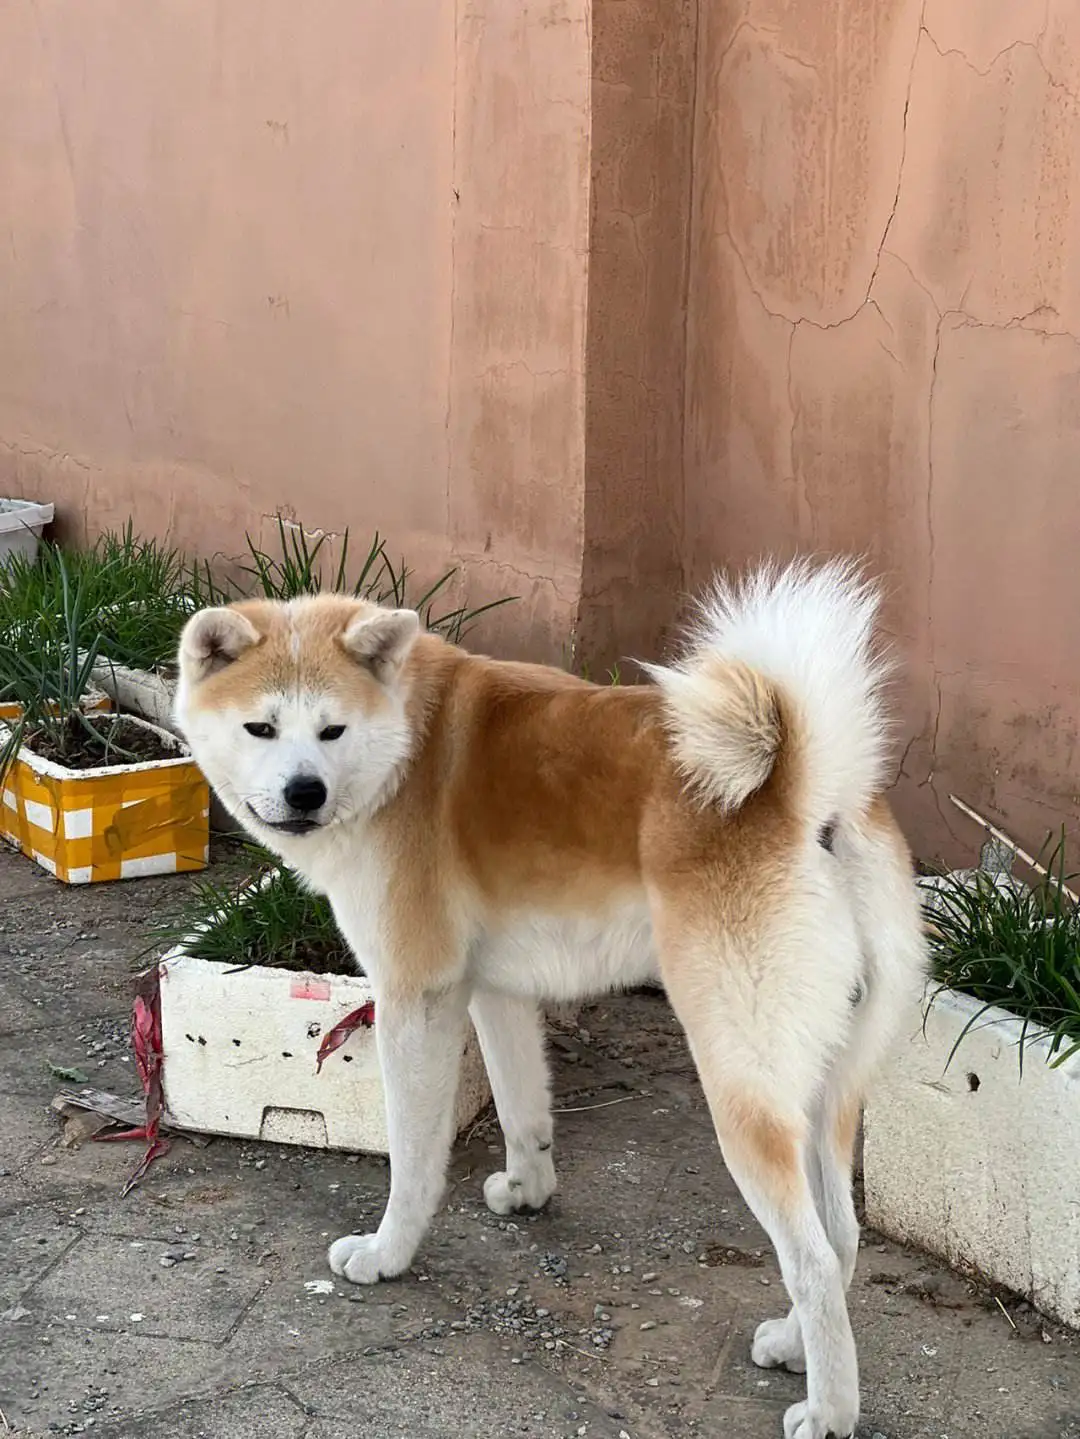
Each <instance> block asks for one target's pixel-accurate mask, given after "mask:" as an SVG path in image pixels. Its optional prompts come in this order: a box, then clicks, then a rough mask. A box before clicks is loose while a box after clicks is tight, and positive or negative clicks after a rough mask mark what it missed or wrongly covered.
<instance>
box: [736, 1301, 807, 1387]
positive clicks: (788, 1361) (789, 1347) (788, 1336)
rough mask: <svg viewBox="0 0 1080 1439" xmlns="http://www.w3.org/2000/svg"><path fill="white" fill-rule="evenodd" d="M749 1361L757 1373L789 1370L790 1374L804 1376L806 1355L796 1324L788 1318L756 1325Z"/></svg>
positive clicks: (768, 1320)
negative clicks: (762, 1370)
mask: <svg viewBox="0 0 1080 1439" xmlns="http://www.w3.org/2000/svg"><path fill="white" fill-rule="evenodd" d="M750 1358H751V1359H752V1360H753V1361H754V1363H755V1364H756V1365H757V1366H758V1368H759V1369H790V1371H791V1372H792V1374H805V1373H806V1354H805V1351H804V1349H803V1339H802V1330H801V1329H800V1328H799V1322H798V1320H797V1319H793V1318H792V1317H791V1316H790V1315H787V1316H785V1318H783V1319H766V1320H765V1322H764V1324H759V1325H758V1327H757V1329H756V1331H755V1333H754V1342H753V1344H752V1345H751V1346H750Z"/></svg>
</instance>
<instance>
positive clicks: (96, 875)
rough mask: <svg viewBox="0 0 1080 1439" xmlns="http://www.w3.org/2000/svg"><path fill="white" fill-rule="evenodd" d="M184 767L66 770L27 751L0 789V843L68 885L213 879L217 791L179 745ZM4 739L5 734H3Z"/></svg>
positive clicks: (171, 762) (178, 763)
mask: <svg viewBox="0 0 1080 1439" xmlns="http://www.w3.org/2000/svg"><path fill="white" fill-rule="evenodd" d="M128 722H129V723H131V724H137V725H139V727H140V728H142V729H148V730H151V731H152V732H153V733H154V734H156V735H158V737H159V738H160V739H161V740H162V741H163V743H164V744H166V745H168V746H170V747H173V748H175V749H176V751H177V754H176V758H175V759H165V760H152V761H146V762H142V763H139V764H125V765H114V766H112V767H110V768H108V769H105V768H101V769H85V770H74V769H65V768H64V766H63V765H59V764H56V763H54V762H53V761H52V760H47V759H42V758H41V757H40V756H39V755H35V754H34V753H33V752H32V751H31V750H30V749H28V748H27V747H26V746H25V745H24V746H23V747H22V749H20V751H19V754H18V756H17V758H16V759H15V760H14V761H13V762H12V764H11V766H10V767H9V769H8V771H7V774H6V775H5V776H4V778H3V781H2V782H0V835H3V837H4V838H5V839H9V840H10V841H11V842H12V843H13V844H15V845H17V846H18V847H19V848H20V849H21V850H22V852H23V854H25V855H28V856H29V857H30V858H31V859H34V860H36V861H37V863H38V864H40V865H41V867H42V868H43V869H46V870H48V872H49V873H50V874H53V875H55V876H56V878H57V879H61V880H63V881H64V883H65V884H94V883H97V882H98V881H99V880H108V879H136V878H138V877H139V876H140V875H148V874H178V873H180V872H182V871H186V870H198V869H205V868H206V865H207V864H208V862H209V859H210V791H209V787H208V786H207V783H206V780H205V779H204V778H203V776H202V772H201V770H200V769H199V767H198V765H196V763H195V761H194V760H193V759H192V758H191V757H190V756H189V755H188V753H187V751H186V750H185V749H184V747H183V746H182V745H181V744H180V743H179V742H178V741H177V739H176V738H175V736H173V735H170V734H167V733H166V732H165V731H164V730H160V729H158V728H157V726H156V725H150V724H146V722H145V721H143V720H129V721H128ZM0 738H2V727H0Z"/></svg>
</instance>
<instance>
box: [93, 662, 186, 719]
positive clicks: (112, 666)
mask: <svg viewBox="0 0 1080 1439" xmlns="http://www.w3.org/2000/svg"><path fill="white" fill-rule="evenodd" d="M93 677H94V683H95V684H96V685H98V687H99V688H100V689H103V690H104V691H105V693H106V694H107V695H109V697H110V698H111V699H112V701H113V703H114V704H115V705H116V707H117V709H119V710H123V711H124V712H126V713H127V714H134V715H138V716H139V717H140V719H144V720H149V721H150V723H151V724H156V725H158V726H159V727H160V728H161V729H167V730H169V731H171V732H172V733H173V734H176V733H177V730H176V722H175V721H174V719H173V713H172V711H173V701H174V699H175V698H176V680H175V679H172V678H168V677H166V676H165V675H160V674H158V673H156V671H154V670H133V669H129V668H128V666H127V665H121V664H116V663H114V662H113V661H112V660H109V659H104V658H103V659H99V660H98V661H97V663H96V664H95V665H94V669H93Z"/></svg>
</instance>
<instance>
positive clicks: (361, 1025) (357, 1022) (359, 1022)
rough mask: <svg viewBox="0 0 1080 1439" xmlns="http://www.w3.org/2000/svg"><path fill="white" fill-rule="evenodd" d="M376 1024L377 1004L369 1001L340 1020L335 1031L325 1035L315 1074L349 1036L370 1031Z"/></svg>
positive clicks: (332, 1030) (316, 1058)
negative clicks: (361, 1031) (357, 1032)
mask: <svg viewBox="0 0 1080 1439" xmlns="http://www.w3.org/2000/svg"><path fill="white" fill-rule="evenodd" d="M374 1023H375V1003H374V1001H373V1000H370V999H369V1000H368V1001H367V1003H366V1004H362V1005H361V1006H360V1008H359V1009H354V1010H353V1011H352V1012H351V1013H350V1014H347V1015H346V1016H345V1018H344V1019H339V1020H338V1022H337V1024H335V1025H334V1027H333V1029H328V1030H327V1031H326V1033H325V1034H324V1035H323V1038H322V1043H321V1044H320V1045H319V1052H318V1053H317V1054H316V1056H315V1073H316V1074H318V1073H319V1072H320V1070H321V1069H322V1067H323V1060H324V1059H329V1058H330V1056H331V1055H332V1054H333V1052H334V1050H335V1049H340V1048H341V1046H342V1045H343V1044H344V1043H345V1041H346V1040H347V1039H348V1037H349V1035H350V1034H352V1033H354V1031H355V1030H357V1029H370V1028H371V1027H372V1025H373V1024H374Z"/></svg>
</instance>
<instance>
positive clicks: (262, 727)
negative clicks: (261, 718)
mask: <svg viewBox="0 0 1080 1439" xmlns="http://www.w3.org/2000/svg"><path fill="white" fill-rule="evenodd" d="M244 728H245V729H246V730H247V732H248V734H249V735H254V737H255V738H256V739H273V738H274V735H275V734H276V733H277V731H276V730H275V729H274V726H273V725H272V724H246V725H245V726H244Z"/></svg>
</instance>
